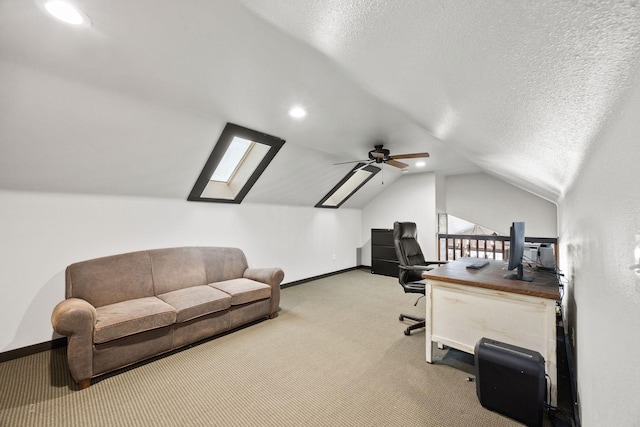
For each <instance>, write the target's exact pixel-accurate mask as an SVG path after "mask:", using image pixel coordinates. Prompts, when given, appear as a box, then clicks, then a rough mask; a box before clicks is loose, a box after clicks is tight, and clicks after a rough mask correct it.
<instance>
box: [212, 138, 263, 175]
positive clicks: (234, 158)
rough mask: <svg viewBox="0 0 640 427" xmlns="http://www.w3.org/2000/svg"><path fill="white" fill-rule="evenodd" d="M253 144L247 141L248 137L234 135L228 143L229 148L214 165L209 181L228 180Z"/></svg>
mask: <svg viewBox="0 0 640 427" xmlns="http://www.w3.org/2000/svg"><path fill="white" fill-rule="evenodd" d="M253 144H254V143H253V141H249V140H248V139H244V138H240V137H238V136H236V137H234V138H233V140H232V141H231V144H229V148H227V151H226V152H225V153H224V156H223V157H222V160H220V163H219V164H218V166H217V167H216V170H215V171H213V175H211V181H218V182H229V180H230V179H231V177H232V176H233V174H234V172H235V171H236V169H238V166H239V165H240V164H241V162H242V159H243V158H244V157H245V156H246V154H247V151H248V150H249V149H250V148H251V147H252V146H253Z"/></svg>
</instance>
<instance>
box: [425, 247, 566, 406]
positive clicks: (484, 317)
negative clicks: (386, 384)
mask: <svg viewBox="0 0 640 427" xmlns="http://www.w3.org/2000/svg"><path fill="white" fill-rule="evenodd" d="M474 261H477V259H475V258H461V259H459V260H457V261H453V262H450V263H448V264H445V265H443V266H441V267H438V268H435V269H433V270H431V271H428V272H426V273H424V274H423V277H424V278H425V279H426V295H425V296H426V305H427V315H426V327H425V330H426V344H427V353H426V354H427V357H426V358H427V362H429V363H431V361H432V351H433V343H434V342H436V343H439V344H443V345H446V346H449V347H452V348H455V349H458V350H461V351H464V352H466V353H471V354H473V352H474V347H475V344H476V342H478V341H479V340H480V338H482V337H487V338H490V339H494V340H497V341H501V342H505V343H508V344H512V345H516V346H519V347H523V348H527V349H530V350H535V351H537V352H539V353H540V354H542V356H543V357H544V359H545V370H546V373H547V375H548V376H549V379H550V380H551V404H552V405H556V404H557V381H558V372H557V365H556V301H557V300H560V293H559V289H558V282H557V280H556V277H555V275H553V274H550V273H548V272H544V273H543V272H539V273H535V274H534V281H533V282H530V283H527V282H522V281H515V280H508V279H504V278H503V276H504V275H505V274H506V273H507V270H506V262H504V261H491V262H490V265H488V266H486V267H484V268H482V269H480V270H469V269H467V268H466V266H467V265H468V264H471V263H472V262H474Z"/></svg>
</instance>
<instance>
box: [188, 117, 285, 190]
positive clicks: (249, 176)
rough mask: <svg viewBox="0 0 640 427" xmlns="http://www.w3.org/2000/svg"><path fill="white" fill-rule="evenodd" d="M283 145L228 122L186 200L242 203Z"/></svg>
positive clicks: (280, 140) (268, 136) (273, 138)
mask: <svg viewBox="0 0 640 427" xmlns="http://www.w3.org/2000/svg"><path fill="white" fill-rule="evenodd" d="M283 145H284V140H283V139H280V138H278V137H275V136H271V135H267V134H265V133H262V132H257V131H255V130H251V129H248V128H245V127H242V126H238V125H234V124H233V123H227V125H226V126H225V127H224V130H223V131H222V134H221V135H220V138H219V139H218V142H217V143H216V145H215V146H214V147H213V151H212V152H211V155H210V156H209V160H207V163H206V164H205V165H204V167H203V168H202V172H201V173H200V176H199V177H198V179H197V181H196V183H195V184H194V185H193V188H192V189H191V193H190V194H189V196H188V197H187V200H190V201H193V202H217V203H241V202H242V199H244V197H245V196H246V195H247V193H248V192H249V190H250V189H251V187H252V186H253V184H255V183H256V181H257V180H258V178H259V177H260V175H261V174H262V172H264V171H265V169H266V168H267V166H268V165H269V163H270V162H271V160H273V158H274V157H275V155H276V154H277V153H278V150H280V148H281V147H282V146H283Z"/></svg>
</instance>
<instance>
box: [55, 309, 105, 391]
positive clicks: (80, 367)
mask: <svg viewBox="0 0 640 427" xmlns="http://www.w3.org/2000/svg"><path fill="white" fill-rule="evenodd" d="M96 317H97V312H96V309H95V307H94V306H92V305H91V304H89V303H88V302H87V301H85V300H83V299H80V298H69V299H66V300H64V301H62V302H60V303H59V304H58V305H56V307H55V308H54V309H53V313H52V314H51V325H52V326H53V330H54V331H56V332H57V333H59V334H61V335H66V336H67V337H68V344H67V361H68V364H69V371H70V372H71V376H72V377H73V379H74V380H75V381H76V382H77V383H80V382H81V381H86V380H88V379H90V378H91V377H92V376H93V329H94V326H95V324H96Z"/></svg>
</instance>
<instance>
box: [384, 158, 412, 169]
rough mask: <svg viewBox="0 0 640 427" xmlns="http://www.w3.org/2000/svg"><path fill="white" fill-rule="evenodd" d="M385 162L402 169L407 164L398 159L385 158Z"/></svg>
mask: <svg viewBox="0 0 640 427" xmlns="http://www.w3.org/2000/svg"><path fill="white" fill-rule="evenodd" d="M385 163H386V164H388V165H391V166H395V167H397V168H400V169H404V168H406V167H407V166H409V165H408V164H406V163H402V162H398V161H396V160H393V159H390V160H387V161H386V162H385Z"/></svg>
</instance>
